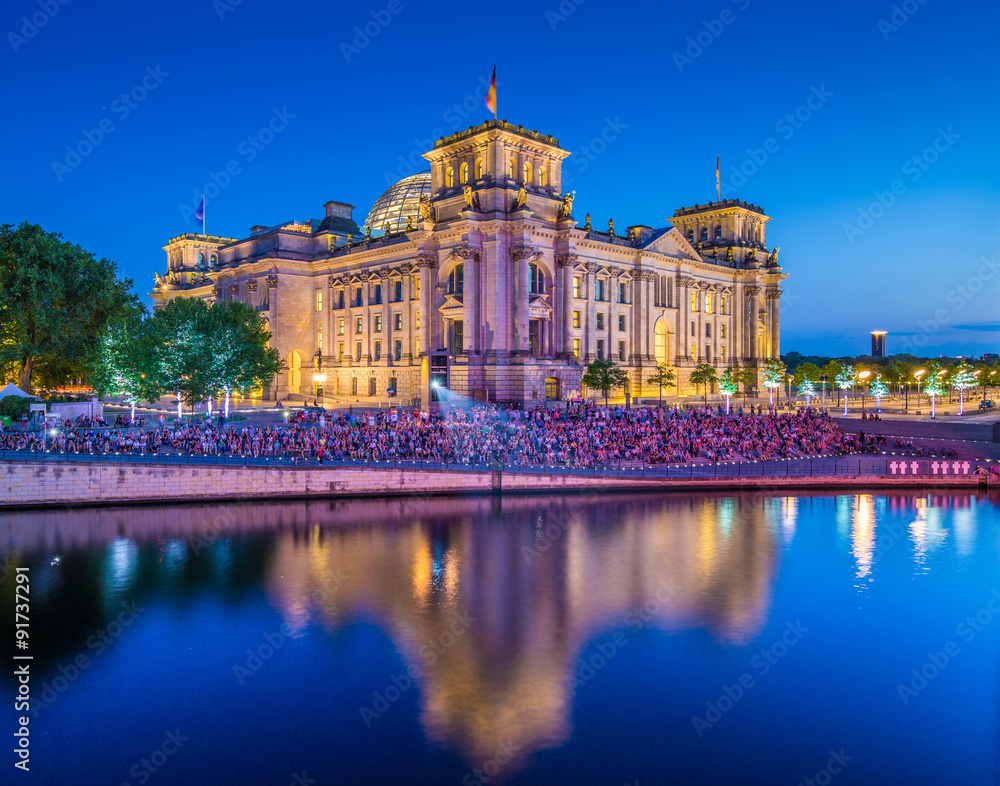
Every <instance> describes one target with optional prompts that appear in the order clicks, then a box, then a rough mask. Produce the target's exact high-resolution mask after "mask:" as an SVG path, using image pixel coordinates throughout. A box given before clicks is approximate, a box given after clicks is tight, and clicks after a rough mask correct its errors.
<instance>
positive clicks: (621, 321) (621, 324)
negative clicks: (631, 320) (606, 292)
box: [573, 311, 627, 333]
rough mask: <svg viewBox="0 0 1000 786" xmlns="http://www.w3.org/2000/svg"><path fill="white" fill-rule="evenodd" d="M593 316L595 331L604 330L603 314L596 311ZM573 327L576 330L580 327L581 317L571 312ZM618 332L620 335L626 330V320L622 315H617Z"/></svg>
mask: <svg viewBox="0 0 1000 786" xmlns="http://www.w3.org/2000/svg"><path fill="white" fill-rule="evenodd" d="M595 316H596V318H597V329H598V330H604V312H603V311H598V312H597V314H596V315H595ZM573 327H574V328H577V329H579V328H580V327H582V317H581V316H580V312H579V311H574V312H573ZM618 330H619V332H621V333H624V332H625V331H626V330H627V327H626V319H625V315H624V314H619V315H618Z"/></svg>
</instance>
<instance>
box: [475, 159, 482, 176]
mask: <svg viewBox="0 0 1000 786" xmlns="http://www.w3.org/2000/svg"><path fill="white" fill-rule="evenodd" d="M482 178H483V159H481V158H477V159H476V180H482Z"/></svg>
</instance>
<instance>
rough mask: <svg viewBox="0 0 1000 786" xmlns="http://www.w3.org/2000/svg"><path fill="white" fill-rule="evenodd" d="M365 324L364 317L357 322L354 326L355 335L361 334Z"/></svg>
mask: <svg viewBox="0 0 1000 786" xmlns="http://www.w3.org/2000/svg"><path fill="white" fill-rule="evenodd" d="M363 324H364V318H363V317H358V318H357V321H356V323H355V325H354V332H355V333H360V332H361V328H362V325H363Z"/></svg>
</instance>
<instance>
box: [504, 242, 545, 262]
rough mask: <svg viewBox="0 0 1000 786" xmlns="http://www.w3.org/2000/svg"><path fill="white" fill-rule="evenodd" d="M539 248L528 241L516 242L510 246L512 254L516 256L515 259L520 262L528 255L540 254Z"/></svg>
mask: <svg viewBox="0 0 1000 786" xmlns="http://www.w3.org/2000/svg"><path fill="white" fill-rule="evenodd" d="M538 253H539V252H538V249H536V248H535V247H534V246H530V245H528V244H527V243H515V244H514V245H512V246H511V247H510V255H511V256H512V257H514V260H515V261H517V262H520V261H521V260H522V259H526V258H527V257H532V258H534V257H535V256H536V255H537V254H538Z"/></svg>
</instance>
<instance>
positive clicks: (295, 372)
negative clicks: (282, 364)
mask: <svg viewBox="0 0 1000 786" xmlns="http://www.w3.org/2000/svg"><path fill="white" fill-rule="evenodd" d="M301 385H302V355H300V354H299V353H298V351H297V350H294V349H293V350H292V351H291V352H289V353H288V394H289V395H291V396H297V395H298V394H299V392H300V390H299V388H300V387H301Z"/></svg>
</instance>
